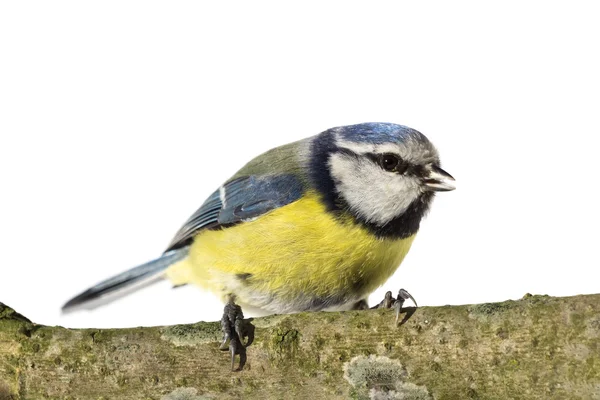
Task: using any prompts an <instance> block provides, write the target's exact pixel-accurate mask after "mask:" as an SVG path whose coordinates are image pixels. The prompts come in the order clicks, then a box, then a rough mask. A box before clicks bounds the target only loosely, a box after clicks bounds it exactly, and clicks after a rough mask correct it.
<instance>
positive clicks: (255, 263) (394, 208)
mask: <svg viewBox="0 0 600 400" xmlns="http://www.w3.org/2000/svg"><path fill="white" fill-rule="evenodd" d="M454 182H455V181H454V178H453V177H452V176H451V175H450V174H449V173H447V172H446V171H444V170H443V169H442V168H441V164H440V158H439V155H438V152H437V150H436V148H435V147H434V146H433V144H432V143H431V142H430V141H429V140H428V139H427V137H426V136H425V135H423V134H422V133H420V132H419V131H417V130H415V129H412V128H409V127H407V126H403V125H398V124H393V123H375V122H370V123H361V124H355V125H347V126H339V127H335V128H331V129H328V130H325V131H323V132H321V133H319V134H316V135H314V136H311V137H308V138H305V139H303V140H299V141H296V142H293V143H289V144H286V145H283V146H280V147H276V148H274V149H271V150H269V151H267V152H265V153H263V154H261V155H259V156H258V157H256V158H254V159H252V160H251V161H249V162H248V163H247V164H246V165H245V166H244V167H242V168H241V169H240V170H239V171H238V172H237V173H235V175H233V176H232V177H231V178H230V179H228V180H227V181H225V183H224V184H223V185H221V186H220V187H219V188H218V189H216V190H215V191H214V193H212V194H211V195H210V196H209V197H208V198H207V199H206V201H205V202H204V203H203V204H202V205H201V207H200V208H199V209H198V210H197V211H196V212H195V213H193V214H192V216H191V217H190V218H189V219H188V220H187V221H186V222H185V223H184V224H183V226H182V227H181V229H180V230H179V231H178V232H177V233H176V234H175V236H174V237H173V239H172V241H171V243H170V244H169V245H168V246H167V248H166V250H165V251H164V252H163V253H162V255H161V256H160V257H158V258H157V259H155V260H152V261H150V262H147V263H145V264H143V265H140V266H137V267H135V268H132V269H130V270H127V271H125V272H123V273H121V274H118V275H116V276H114V277H112V278H109V279H107V280H105V281H103V282H100V283H98V284H97V285H94V286H92V287H91V288H89V289H87V290H85V291H84V292H82V293H80V294H79V295H77V296H75V297H73V298H72V299H71V300H69V301H68V302H67V303H66V304H65V305H64V306H63V311H71V310H74V309H78V308H86V307H88V306H89V307H91V305H92V304H94V303H97V302H98V301H101V302H105V301H106V300H107V299H108V300H111V299H113V298H115V297H119V296H120V295H123V294H126V293H129V292H130V291H131V290H132V289H136V288H139V287H141V286H144V285H147V284H149V283H151V282H154V281H156V280H160V279H168V280H170V281H171V282H172V284H173V285H174V286H180V285H185V284H195V285H197V286H200V287H201V288H204V289H206V290H208V291H211V292H213V293H214V294H216V295H217V296H219V297H221V298H222V299H223V301H224V302H228V301H232V299H235V302H237V303H239V304H240V305H242V306H244V307H250V308H253V309H259V310H263V311H266V312H269V313H277V314H284V313H296V312H303V311H321V310H352V309H363V308H365V307H366V306H367V305H368V303H367V299H368V296H369V295H370V294H371V293H372V292H373V291H374V290H375V289H377V288H378V287H380V286H382V285H383V284H384V283H385V282H386V281H387V280H388V278H390V277H391V276H392V274H393V273H394V272H395V271H396V269H397V268H398V267H399V265H400V264H401V263H402V261H403V259H404V258H405V256H406V254H407V253H408V251H409V249H410V247H411V244H412V243H413V240H414V239H415V235H416V234H417V232H418V230H419V226H420V222H421V220H422V219H423V217H424V216H425V215H426V214H427V212H428V210H429V208H430V205H431V203H432V200H433V198H434V195H435V194H436V193H437V192H444V191H451V190H454V189H455V184H454Z"/></svg>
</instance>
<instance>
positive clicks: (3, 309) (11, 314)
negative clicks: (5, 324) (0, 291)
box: [0, 303, 31, 323]
mask: <svg viewBox="0 0 600 400" xmlns="http://www.w3.org/2000/svg"><path fill="white" fill-rule="evenodd" d="M2 319H5V320H9V319H12V320H15V321H21V322H29V323H31V321H30V320H29V319H27V318H26V317H24V316H23V315H21V314H19V313H18V312H16V311H15V310H13V309H12V308H10V307H9V306H7V305H6V304H4V303H0V320H2Z"/></svg>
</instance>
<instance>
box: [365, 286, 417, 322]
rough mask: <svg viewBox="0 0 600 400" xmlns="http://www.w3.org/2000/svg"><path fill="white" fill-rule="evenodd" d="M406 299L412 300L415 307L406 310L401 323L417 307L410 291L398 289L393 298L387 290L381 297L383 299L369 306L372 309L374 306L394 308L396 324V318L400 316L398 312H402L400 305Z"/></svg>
mask: <svg viewBox="0 0 600 400" xmlns="http://www.w3.org/2000/svg"><path fill="white" fill-rule="evenodd" d="M408 299H410V300H412V302H413V303H415V308H414V309H410V310H409V309H407V310H406V311H407V312H406V317H404V320H402V322H401V324H403V323H404V322H406V321H407V320H408V319H409V318H410V317H411V315H413V314H414V312H415V309H416V308H417V307H418V306H417V301H416V300H415V298H414V297H412V295H411V294H410V293H408V292H407V291H406V290H404V289H400V290H399V291H398V297H397V298H394V296H392V292H389V291H388V292H387V293H386V294H385V297H384V298H383V300H381V302H380V303H379V304H377V305H376V306H374V307H371V308H372V309H374V308H394V310H396V325H398V319H399V317H400V313H401V312H402V306H403V305H404V302H405V301H406V300H408Z"/></svg>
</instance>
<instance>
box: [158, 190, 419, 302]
mask: <svg viewBox="0 0 600 400" xmlns="http://www.w3.org/2000/svg"><path fill="white" fill-rule="evenodd" d="M413 239H414V235H413V236H411V237H409V238H406V239H402V240H394V239H380V238H377V237H375V236H374V235H373V234H371V233H370V232H369V231H368V230H366V229H365V228H364V227H362V226H361V225H359V224H357V223H355V222H354V221H352V220H351V219H350V218H347V219H345V220H341V221H340V220H339V219H337V218H335V217H334V216H333V215H331V213H329V212H327V211H326V209H325V207H324V205H323V204H322V203H321V202H320V201H319V199H318V197H317V195H316V194H314V193H308V194H307V195H305V196H304V197H302V198H301V199H300V200H298V201H296V202H294V203H291V204H289V205H287V206H285V207H282V208H279V209H277V210H274V211H272V212H270V213H268V214H265V215H263V216H261V217H259V218H257V219H256V220H253V221H248V222H244V223H241V224H238V225H235V226H232V227H229V228H224V229H221V230H206V231H202V232H200V233H199V234H198V235H197V236H196V237H195V239H194V242H193V244H192V246H191V248H190V253H189V256H188V258H187V259H185V260H183V261H181V262H179V263H177V264H174V265H173V266H172V267H170V268H169V269H168V270H167V277H168V278H170V279H171V281H173V283H175V284H184V283H194V284H196V285H199V286H201V287H203V288H206V289H208V290H211V291H213V292H217V293H220V294H223V295H226V294H230V293H232V294H235V295H236V296H237V298H238V300H239V301H240V302H241V303H244V304H248V305H252V306H255V307H259V308H263V309H267V310H270V311H274V312H294V311H303V310H318V309H322V308H326V307H332V306H336V305H341V304H344V303H348V302H352V301H358V300H360V299H363V298H365V297H366V296H367V295H368V294H369V293H371V292H372V291H373V290H375V289H376V288H377V287H379V286H380V285H382V284H383V283H384V282H385V281H386V280H387V279H388V278H389V277H390V276H391V275H392V274H393V273H394V271H395V270H396V268H397V267H398V266H399V265H400V263H401V262H402V260H403V259H404V256H405V255H406V253H407V252H408V250H409V249H410V246H411V244H412V241H413Z"/></svg>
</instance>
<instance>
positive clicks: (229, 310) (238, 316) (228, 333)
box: [219, 296, 255, 371]
mask: <svg viewBox="0 0 600 400" xmlns="http://www.w3.org/2000/svg"><path fill="white" fill-rule="evenodd" d="M251 321H252V318H248V319H244V313H243V312H242V307H240V306H239V305H237V304H235V299H234V297H233V296H230V297H229V301H228V302H227V304H226V305H225V308H224V309H223V317H222V318H221V330H222V331H223V341H222V342H221V345H220V346H219V349H220V350H224V351H226V350H229V352H230V353H231V370H232V371H241V370H242V369H243V368H244V365H245V364H246V347H248V346H250V344H252V342H253V341H254V329H255V326H254V325H252V323H251ZM236 354H239V355H240V364H239V367H238V368H237V369H235V356H236Z"/></svg>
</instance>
